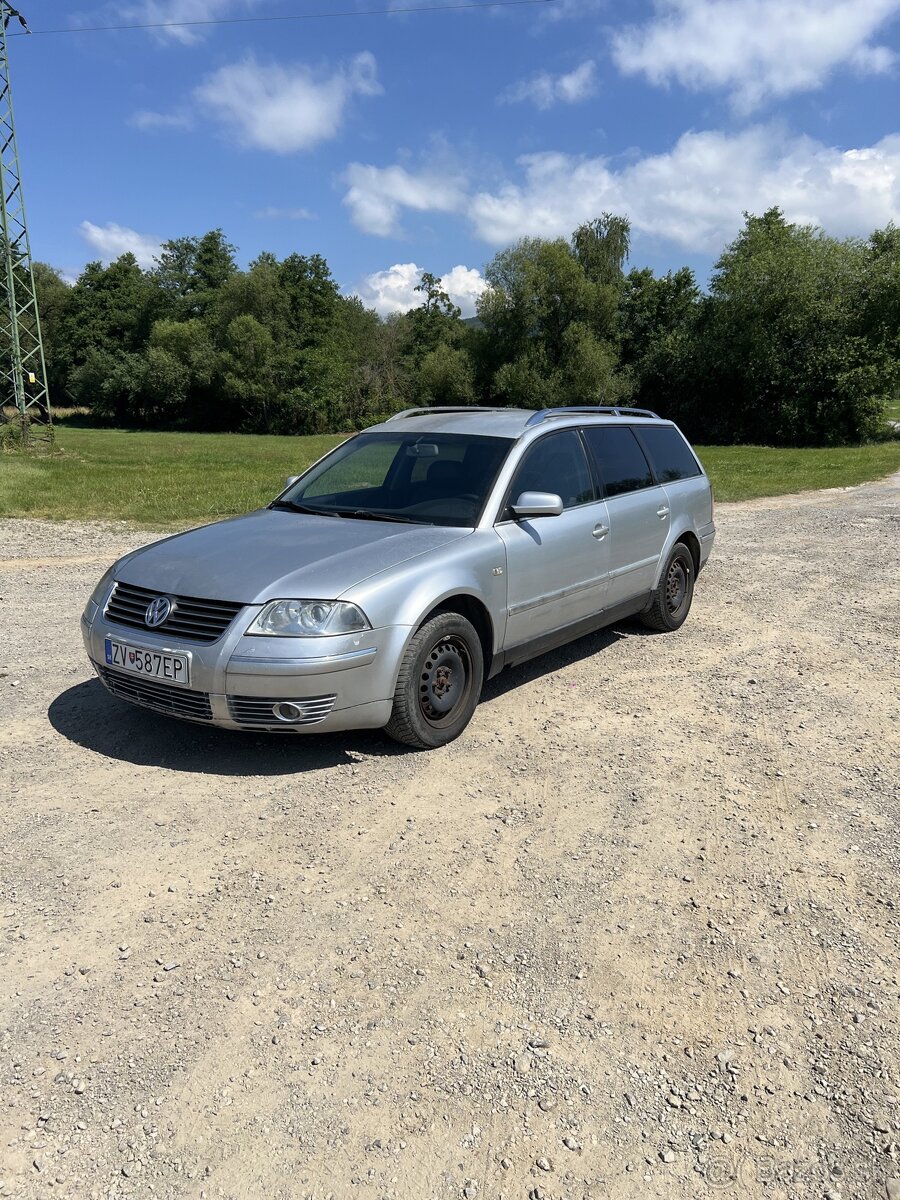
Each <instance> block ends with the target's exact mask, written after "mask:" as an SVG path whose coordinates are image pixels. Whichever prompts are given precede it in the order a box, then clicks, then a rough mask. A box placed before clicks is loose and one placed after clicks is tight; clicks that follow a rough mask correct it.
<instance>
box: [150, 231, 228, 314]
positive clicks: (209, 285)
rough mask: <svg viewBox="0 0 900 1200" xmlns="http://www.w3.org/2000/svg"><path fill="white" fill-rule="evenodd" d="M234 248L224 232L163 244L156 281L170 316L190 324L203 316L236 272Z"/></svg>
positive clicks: (157, 262) (209, 233) (163, 306)
mask: <svg viewBox="0 0 900 1200" xmlns="http://www.w3.org/2000/svg"><path fill="white" fill-rule="evenodd" d="M234 255H235V248H234V246H232V245H231V243H230V242H228V241H226V239H225V235H224V233H223V232H222V230H221V229H211V230H210V231H209V232H208V233H204V234H203V236H202V237H199V238H198V237H180V238H175V239H174V240H173V241H170V242H164V243H163V247H162V250H161V252H160V255H159V257H158V258H157V260H156V264H157V265H156V270H155V271H154V272H153V279H154V282H155V283H156V286H157V287H158V288H159V290H160V292H161V293H162V296H163V297H164V303H163V305H161V306H160V307H161V308H162V309H163V310H164V311H165V312H166V314H167V315H168V316H171V317H174V318H176V319H178V320H187V319H189V318H190V317H192V316H199V315H203V314H204V313H205V312H206V311H207V309H208V308H209V306H210V305H211V304H212V303H213V301H214V299H215V296H216V294H217V293H218V291H219V289H220V288H221V287H223V286H224V284H225V283H226V282H227V281H228V280H229V279H230V278H231V276H232V275H234V274H235V272H236V271H237V264H236V263H235V261H234Z"/></svg>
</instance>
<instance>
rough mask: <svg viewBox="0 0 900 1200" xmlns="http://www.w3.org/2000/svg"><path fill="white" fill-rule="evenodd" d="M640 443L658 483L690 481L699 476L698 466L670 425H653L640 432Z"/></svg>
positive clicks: (685, 444)
mask: <svg viewBox="0 0 900 1200" xmlns="http://www.w3.org/2000/svg"><path fill="white" fill-rule="evenodd" d="M641 441H642V442H643V443H644V446H645V447H646V449H647V453H648V454H649V455H650V461H651V462H652V463H653V468H654V470H655V471H656V478H657V479H658V480H659V482H660V483H674V482H675V480H676V479H692V478H693V477H694V476H695V475H699V474H701V471H700V465H699V463H698V462H697V460H696V458H694V456H693V454H692V453H691V451H690V449H689V447H688V445H687V443H686V442H685V440H684V438H683V437H682V436H681V434H680V433H679V432H678V430H677V429H674V428H673V427H672V426H671V425H653V426H648V427H647V428H646V429H642V430H641Z"/></svg>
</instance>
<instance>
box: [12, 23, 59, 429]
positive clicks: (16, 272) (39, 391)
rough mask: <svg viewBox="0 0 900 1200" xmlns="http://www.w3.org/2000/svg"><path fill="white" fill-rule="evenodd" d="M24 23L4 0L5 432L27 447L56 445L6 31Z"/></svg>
mask: <svg viewBox="0 0 900 1200" xmlns="http://www.w3.org/2000/svg"><path fill="white" fill-rule="evenodd" d="M11 20H16V21H18V22H19V23H20V24H21V25H22V28H23V29H24V30H25V31H26V32H28V26H27V25H26V24H25V19H24V17H23V16H22V15H21V13H19V12H18V11H17V10H16V9H14V8H13V7H12V5H11V4H7V3H6V0H0V255H2V260H0V430H2V426H3V425H5V424H9V423H10V422H13V423H15V424H17V425H18V426H19V429H20V430H21V441H22V444H23V445H25V446H28V445H40V444H41V443H45V444H46V443H51V442H52V441H53V422H52V418H51V415H50V399H49V396H48V394H47V368H46V365H45V363H44V346H43V342H42V341H41V319H40V316H39V314H38V305H37V296H36V294H35V289H34V274H33V272H32V269H31V246H30V244H29V241H28V226H27V224H26V222H25V200H24V198H23V195H22V172H21V168H20V166H19V148H18V146H17V145H16V126H15V122H14V119H13V103H12V91H11V89H10V83H9V55H8V52H7V43H6V30H7V26H8V25H9V23H10V21H11Z"/></svg>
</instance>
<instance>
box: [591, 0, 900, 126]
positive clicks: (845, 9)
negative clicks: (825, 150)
mask: <svg viewBox="0 0 900 1200" xmlns="http://www.w3.org/2000/svg"><path fill="white" fill-rule="evenodd" d="M655 7H656V15H655V17H654V18H652V19H651V20H650V21H648V22H647V23H646V24H644V25H637V26H630V27H628V28H626V29H623V30H621V31H620V32H619V33H616V34H615V35H614V36H613V39H612V52H613V58H614V59H615V62H616V64H617V66H618V67H619V69H620V70H621V71H623V72H625V73H626V74H640V75H644V76H646V77H647V79H649V80H650V82H651V83H656V84H665V83H670V82H672V81H676V82H678V83H680V84H682V85H683V86H684V87H687V88H691V89H692V90H700V89H703V88H724V89H727V90H728V91H730V92H731V95H732V99H733V101H734V103H735V106H736V107H737V108H739V109H741V110H743V111H748V110H749V109H752V108H755V107H757V106H758V105H760V104H761V103H762V102H763V101H765V100H767V99H769V98H771V97H779V96H788V95H791V94H792V93H794V92H804V91H809V90H811V89H813V88H818V87H821V85H822V84H823V83H824V82H825V80H826V78H827V77H828V76H829V75H830V74H831V72H832V71H833V70H834V69H835V68H836V67H838V66H840V65H841V64H844V63H850V64H852V65H853V66H854V67H855V68H856V69H857V70H859V71H863V72H866V73H871V72H873V71H875V72H879V71H884V70H887V69H888V68H889V67H890V65H891V63H892V62H893V59H894V56H893V55H892V54H891V52H890V51H889V50H887V49H886V48H885V47H883V46H878V45H873V44H872V42H871V39H872V37H873V36H874V35H875V34H876V32H877V31H878V29H879V28H880V27H881V26H883V25H885V24H886V23H887V22H888V21H889V20H890V19H891V18H892V17H894V16H895V15H896V14H897V13H898V11H900V0H655Z"/></svg>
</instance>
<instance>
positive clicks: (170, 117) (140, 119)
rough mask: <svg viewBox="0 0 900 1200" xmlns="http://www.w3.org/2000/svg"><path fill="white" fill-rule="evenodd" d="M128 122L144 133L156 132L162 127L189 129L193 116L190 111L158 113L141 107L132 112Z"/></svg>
mask: <svg viewBox="0 0 900 1200" xmlns="http://www.w3.org/2000/svg"><path fill="white" fill-rule="evenodd" d="M128 124H129V125H133V126H134V127H135V129H142V130H143V131H144V132H145V133H156V132H157V131H158V130H162V129H190V127H191V125H192V124H193V118H192V117H191V114H190V113H188V112H184V111H180V112H172V113H159V112H150V111H148V110H147V109H142V110H141V111H140V112H136V113H132V115H131V116H130V117H129V118H128Z"/></svg>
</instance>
